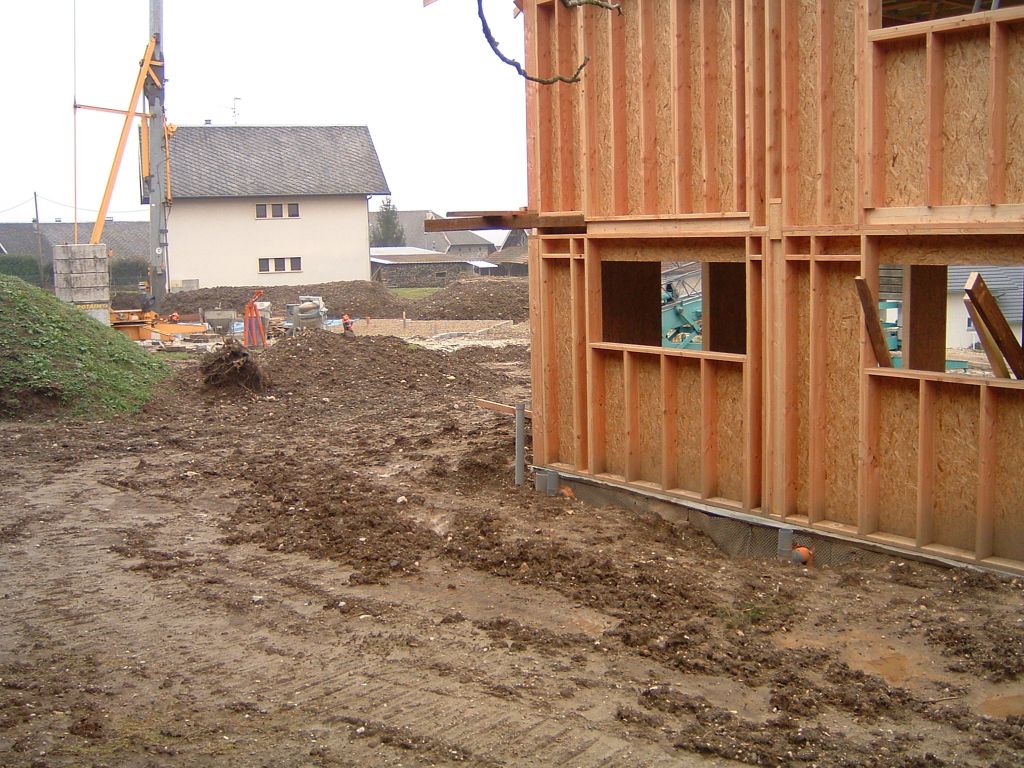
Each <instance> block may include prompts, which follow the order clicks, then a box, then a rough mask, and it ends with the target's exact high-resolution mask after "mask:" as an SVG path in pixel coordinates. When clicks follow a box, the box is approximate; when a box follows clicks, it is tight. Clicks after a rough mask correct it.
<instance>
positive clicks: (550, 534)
mask: <svg viewBox="0 0 1024 768" xmlns="http://www.w3.org/2000/svg"><path fill="white" fill-rule="evenodd" d="M527 354H528V353H527V352H524V351H523V350H522V348H509V350H508V351H507V352H498V351H495V350H493V349H489V350H487V351H472V350H462V351H460V352H457V353H452V354H447V353H442V352H436V351H428V350H425V349H421V348H419V347H415V346H411V345H409V344H407V343H405V342H402V341H400V340H397V339H394V338H390V337H360V338H356V339H354V340H346V339H344V338H343V337H341V336H337V335H331V334H326V333H316V334H306V335H302V336H298V337H295V338H293V339H289V340H285V341H282V342H280V343H279V344H277V345H276V346H274V347H273V348H271V349H270V350H268V351H267V352H266V353H264V354H263V355H262V360H261V364H262V365H263V366H264V371H265V373H266V376H267V379H268V381H269V388H267V389H265V390H263V391H261V392H260V393H253V392H250V391H248V390H246V389H244V388H239V387H228V388H221V389H204V388H203V387H202V386H201V384H200V372H199V369H198V365H196V364H194V363H187V364H183V365H182V367H181V369H180V370H179V371H178V373H177V375H176V376H175V378H173V379H172V380H171V381H170V382H169V383H168V384H167V386H166V387H165V388H164V389H163V391H161V392H160V393H159V395H158V396H157V397H156V399H155V400H153V401H152V402H151V403H150V404H149V405H148V406H147V407H146V408H145V410H144V411H143V412H142V413H140V414H137V415H135V416H132V417H126V418H123V419H117V420H112V421H106V422H102V423H97V422H66V421H57V420H47V419H46V418H43V417H41V416H40V417H36V418H35V419H29V420H26V421H20V422H3V423H0V451H2V452H3V456H4V458H5V464H4V482H3V484H2V485H0V501H2V502H3V503H2V504H0V612H2V615H3V617H4V620H3V621H2V622H0V764H2V765H5V766H35V767H39V768H42V767H44V766H140V767H141V766H226V765H227V766H254V765H258V766H275V767H276V766H280V767H281V768H291V767H292V766H296V767H297V766H454V765H470V766H488V767H490V766H580V767H583V768H586V767H589V766H681V765H682V766H688V765H713V766H724V765H739V764H749V765H766V766H793V765H795V766H812V765H813V766H851V767H852V766H904V767H910V766H1007V767H1008V766H1015V765H1020V764H1021V755H1024V717H1022V715H1024V683H1022V680H1024V677H1022V675H1024V623H1022V615H1024V614H1022V611H1021V606H1022V597H1024V589H1022V584H1021V581H1020V580H1007V579H1000V578H997V577H995V576H992V575H987V574H979V573H976V572H970V571H964V570H944V569H939V568H935V567H931V566H927V565H923V564H920V563H913V562H909V561H902V560H891V561H890V560H888V559H885V558H882V559H881V560H879V559H877V557H876V558H868V557H867V556H865V557H864V558H862V559H857V558H854V559H852V560H851V561H850V562H849V563H848V564H847V565H844V566H842V567H841V568H840V567H837V568H823V567H816V568H813V569H804V568H801V567H797V566H793V565H790V564H788V563H786V562H781V561H776V560H731V559H728V558H726V557H725V556H724V555H723V554H722V553H721V552H720V551H719V550H718V549H717V548H716V547H715V546H714V545H713V544H712V542H711V541H710V540H709V539H708V538H706V537H705V536H704V535H703V534H701V533H700V532H699V531H698V530H696V528H694V527H692V526H690V525H688V524H670V523H668V522H665V521H664V520H662V519H661V518H659V517H657V516H655V515H654V514H650V513H646V512H639V511H636V510H632V509H628V510H627V509H621V508H614V507H596V506H591V505H588V504H586V503H584V502H582V501H580V500H577V499H576V498H573V497H570V496H565V497H563V496H555V497H548V496H542V495H539V494H537V493H535V492H534V491H533V489H532V487H530V488H517V487H515V486H514V485H513V483H512V457H513V430H512V423H511V419H510V417H507V416H504V415H499V414H495V413H492V412H490V411H484V410H481V409H479V408H477V407H475V405H474V398H476V397H485V398H488V399H492V400H498V401H502V402H509V403H510V402H514V401H516V400H519V399H523V398H525V397H526V395H527V392H528V387H529V379H528V367H529V366H528V359H527Z"/></svg>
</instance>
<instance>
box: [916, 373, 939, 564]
mask: <svg viewBox="0 0 1024 768" xmlns="http://www.w3.org/2000/svg"><path fill="white" fill-rule="evenodd" d="M937 389H938V385H937V384H936V383H935V382H934V381H927V380H923V379H922V381H921V386H920V390H919V391H920V394H919V396H918V397H919V402H918V422H919V424H920V428H919V432H918V444H917V546H919V547H925V546H927V545H929V544H931V543H932V542H933V541H934V538H935V536H934V532H933V531H934V524H933V523H934V521H933V514H934V510H935V420H936V414H935V397H936V391H937Z"/></svg>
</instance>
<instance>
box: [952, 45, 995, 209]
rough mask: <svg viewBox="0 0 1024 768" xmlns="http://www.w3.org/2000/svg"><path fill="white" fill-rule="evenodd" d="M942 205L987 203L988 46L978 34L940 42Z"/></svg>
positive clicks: (988, 137)
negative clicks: (941, 50) (941, 64)
mask: <svg viewBox="0 0 1024 768" xmlns="http://www.w3.org/2000/svg"><path fill="white" fill-rule="evenodd" d="M944 41H945V42H944V46H943V48H944V51H945V56H944V63H945V67H944V74H943V78H944V80H945V98H944V100H943V110H942V135H943V165H942V169H943V172H942V201H943V202H944V203H946V204H947V205H967V204H971V203H986V202H988V148H989V143H990V136H991V132H990V131H989V118H988V102H989V95H988V80H989V42H988V29H987V28H984V29H983V31H982V32H980V33H979V32H971V33H968V34H958V35H949V36H946V37H944Z"/></svg>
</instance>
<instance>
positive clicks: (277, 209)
mask: <svg viewBox="0 0 1024 768" xmlns="http://www.w3.org/2000/svg"><path fill="white" fill-rule="evenodd" d="M270 212H271V216H273V217H274V218H275V219H281V218H284V206H283V205H282V204H281V203H273V204H272V205H271V206H270Z"/></svg>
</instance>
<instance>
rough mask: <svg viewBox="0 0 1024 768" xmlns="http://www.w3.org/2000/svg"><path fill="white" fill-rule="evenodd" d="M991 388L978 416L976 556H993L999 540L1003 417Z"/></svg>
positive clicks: (983, 393) (983, 390)
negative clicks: (998, 456) (998, 441)
mask: <svg viewBox="0 0 1024 768" xmlns="http://www.w3.org/2000/svg"><path fill="white" fill-rule="evenodd" d="M995 398H996V396H995V393H994V392H993V391H992V388H991V387H987V386H982V387H981V400H980V402H981V406H980V407H981V412H980V414H979V417H978V506H977V510H976V514H977V524H976V527H975V537H976V540H975V547H974V556H975V557H976V558H977V559H978V560H984V559H985V558H986V557H991V556H992V552H993V551H994V546H993V544H994V539H995V501H996V465H997V459H996V428H997V425H998V423H999V414H998V410H997V407H996V399H995Z"/></svg>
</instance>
